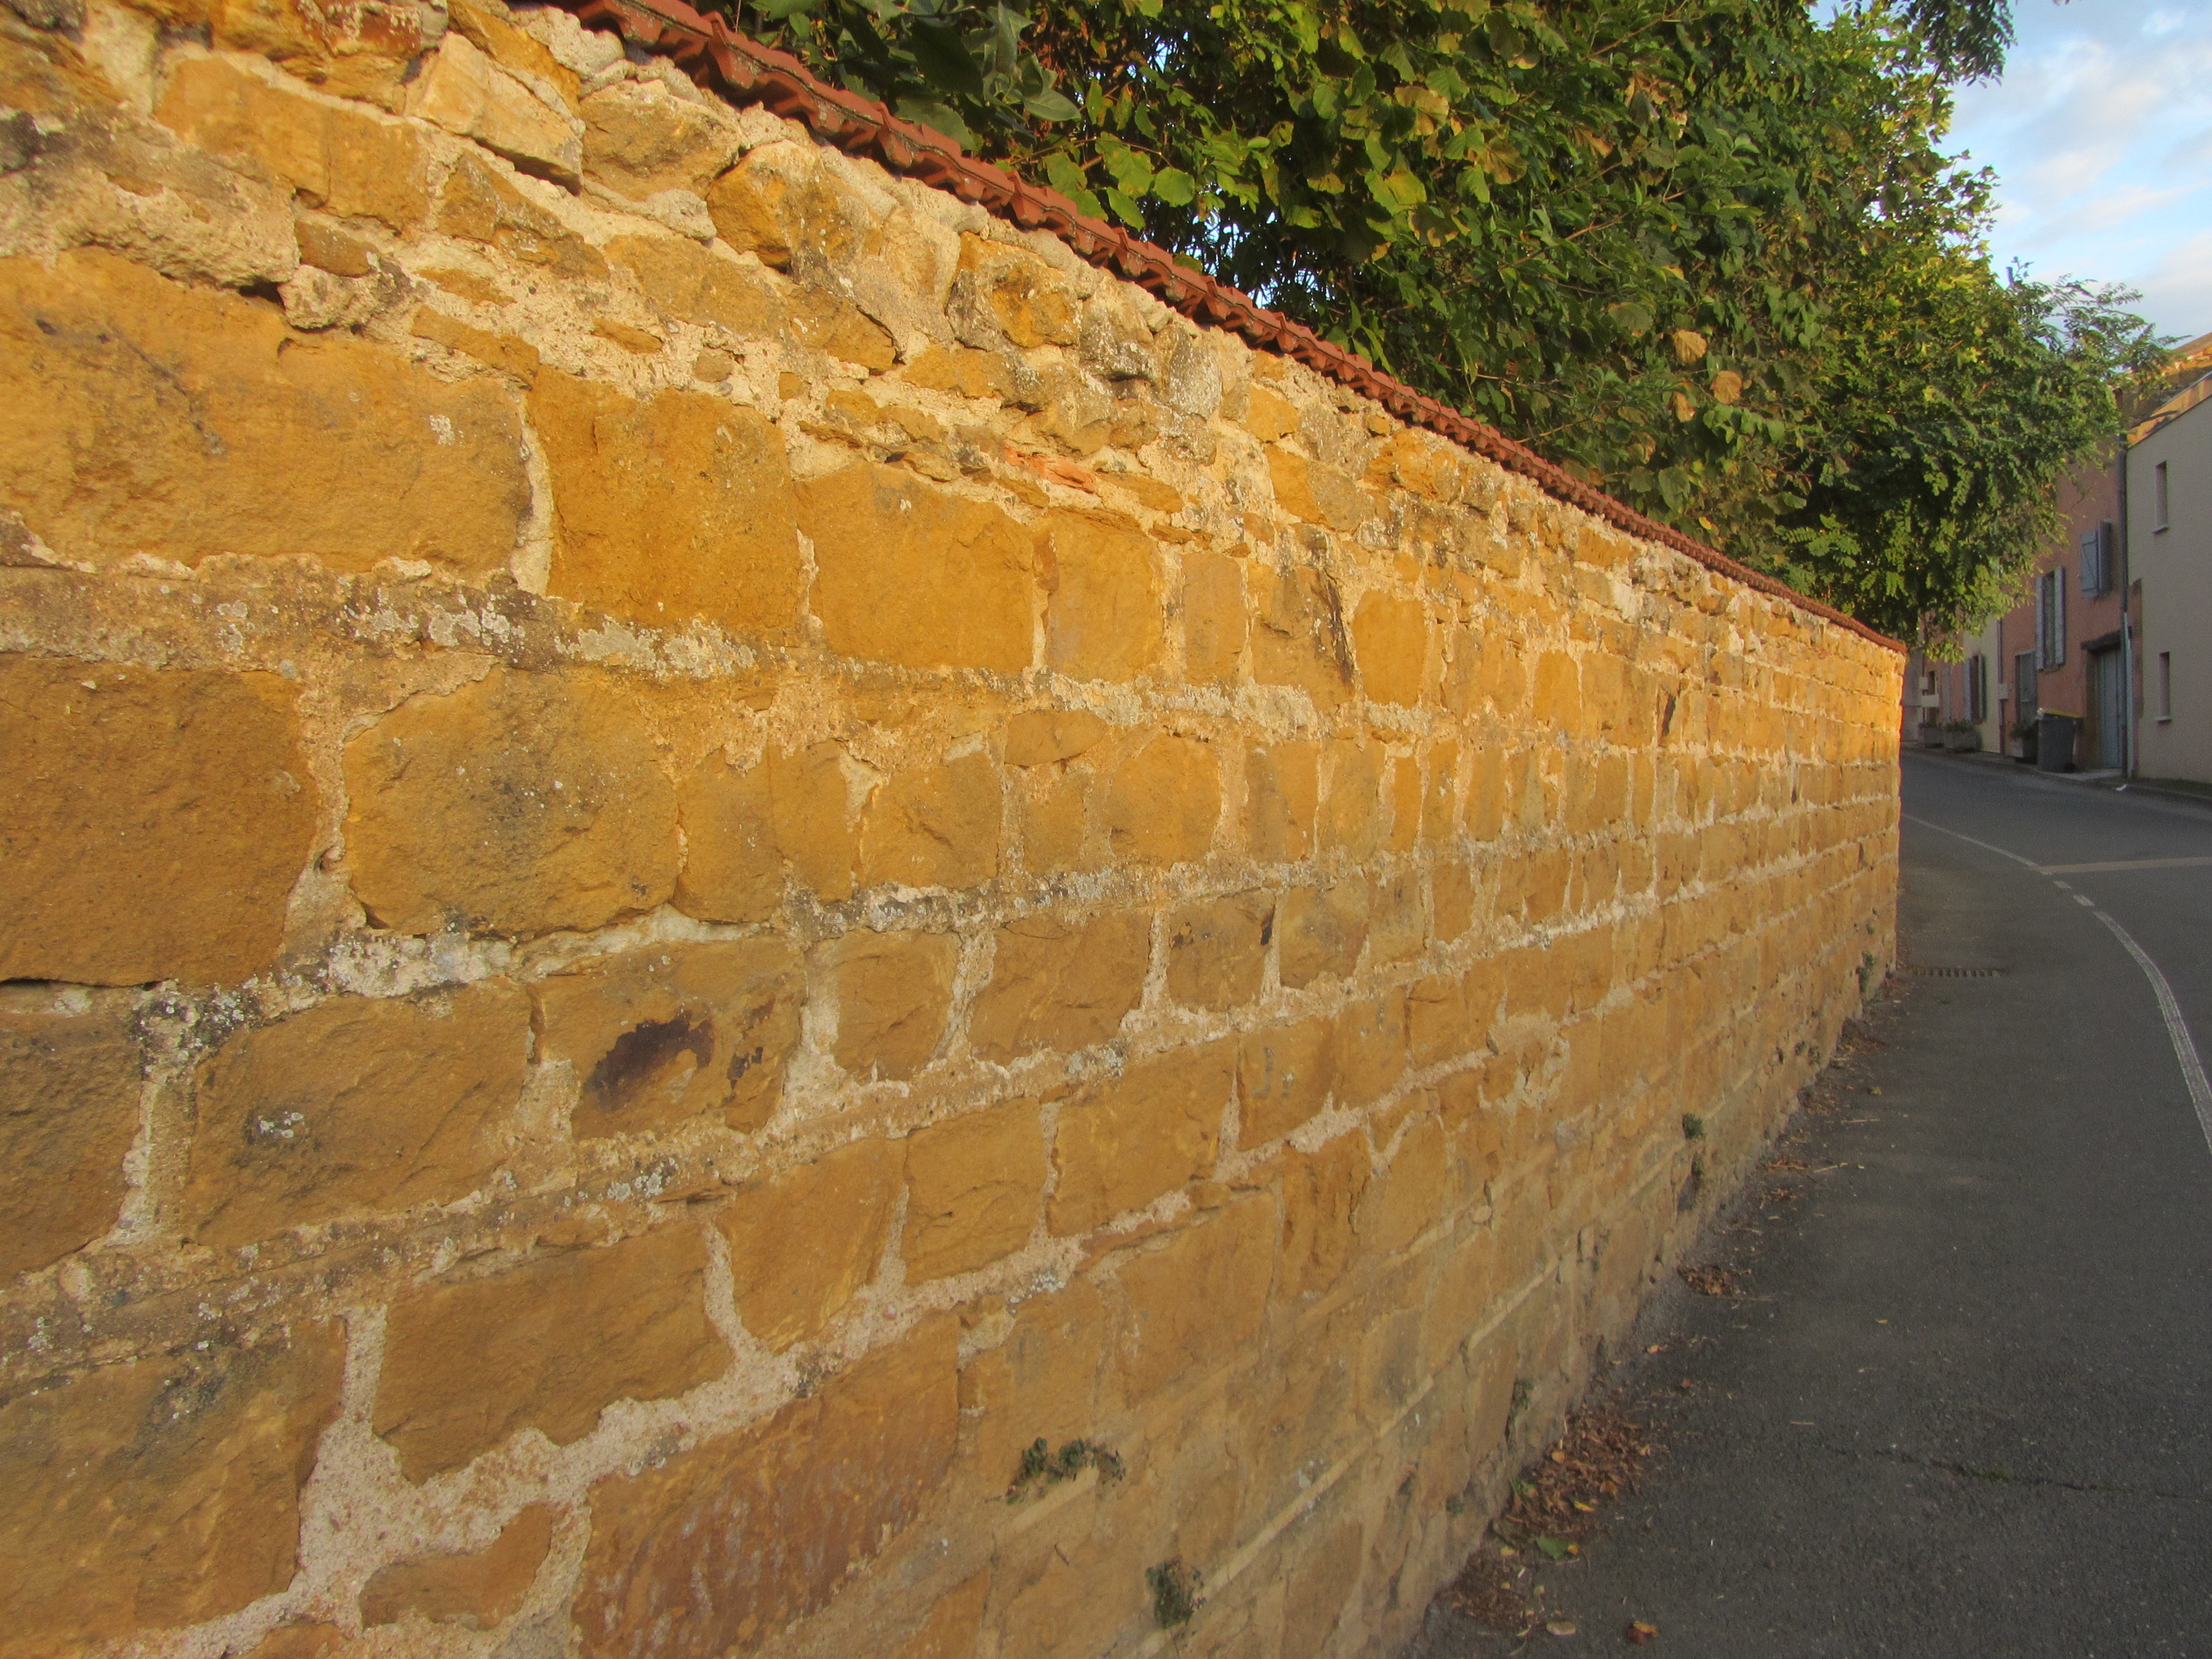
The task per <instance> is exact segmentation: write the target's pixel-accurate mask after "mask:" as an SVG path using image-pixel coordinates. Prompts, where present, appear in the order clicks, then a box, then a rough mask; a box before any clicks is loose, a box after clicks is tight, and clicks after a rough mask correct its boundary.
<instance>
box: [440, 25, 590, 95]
mask: <svg viewBox="0 0 2212 1659" xmlns="http://www.w3.org/2000/svg"><path fill="white" fill-rule="evenodd" d="M446 9H447V15H448V16H449V18H450V19H451V21H452V27H454V28H457V29H459V31H460V32H461V33H462V34H464V35H465V36H466V37H467V39H468V42H469V44H470V45H471V46H474V47H476V48H477V51H479V52H483V54H484V55H485V56H486V57H487V58H490V59H491V60H492V61H493V62H495V63H496V64H498V65H499V66H500V67H501V69H504V70H507V71H508V72H509V73H511V74H512V75H513V76H515V78H516V79H518V80H520V81H521V82H523V83H524V84H525V85H526V86H527V87H529V88H531V90H532V91H533V92H535V93H536V94H538V97H539V99H540V100H542V101H544V103H546V104H547V105H549V106H551V107H553V108H554V109H556V110H568V111H571V112H573V111H574V109H575V107H576V99H577V94H578V93H579V92H580V90H581V89H582V85H583V81H582V77H581V76H580V75H579V74H578V73H577V71H576V70H574V69H573V68H571V67H570V66H569V65H568V64H564V63H562V61H561V59H560V58H558V57H557V56H556V55H555V53H554V52H552V50H551V49H550V47H548V46H546V44H545V43H544V41H543V40H539V39H538V38H537V35H536V34H535V33H531V32H529V31H526V30H525V29H521V28H518V27H515V15H514V14H513V12H511V11H509V10H508V9H507V6H506V3H505V0H448V3H447V8H446ZM532 21H533V22H534V21H536V20H535V19H532Z"/></svg>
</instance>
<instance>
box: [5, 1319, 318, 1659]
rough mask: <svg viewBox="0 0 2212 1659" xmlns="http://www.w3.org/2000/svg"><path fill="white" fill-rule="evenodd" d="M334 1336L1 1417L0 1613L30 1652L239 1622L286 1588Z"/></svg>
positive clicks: (71, 1383)
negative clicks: (231, 1617) (247, 1610)
mask: <svg viewBox="0 0 2212 1659" xmlns="http://www.w3.org/2000/svg"><path fill="white" fill-rule="evenodd" d="M342 1367H343V1338H342V1337H341V1335H340V1334H339V1331H338V1328H337V1325H336V1324H335V1323H332V1324H325V1325H304V1326H298V1327H295V1328H292V1329H291V1330H289V1332H284V1333H281V1334H271V1335H270V1336H269V1337H267V1338H265V1339H264V1340H260V1341H258V1342H256V1343H253V1344H252V1345H251V1346H233V1345H231V1344H229V1343H226V1342H213V1343H210V1344H209V1345H207V1346H202V1347H195V1348H192V1349H191V1350H188V1351H187V1352H185V1353H184V1354H183V1355H181V1356H179V1357H175V1358H166V1357H165V1358H157V1359H143V1360H137V1361H135V1362H132V1363H130V1364H119V1365H106V1366H102V1367H100V1368H98V1369H96V1370H88V1371H86V1372H83V1373H82V1374H81V1375H79V1376H74V1377H70V1378H67V1379H62V1378H55V1379H52V1382H53V1386H51V1387H43V1388H30V1389H21V1390H20V1391H18V1392H17V1393H15V1395H14V1396H13V1397H12V1398H11V1399H9V1400H8V1401H6V1402H5V1403H4V1404H0V1491H5V1492H7V1494H8V1501H7V1502H6V1504H0V1559H5V1560H6V1561H7V1562H8V1564H9V1569H8V1571H6V1572H4V1573H0V1617H4V1619H5V1620H6V1621H7V1622H6V1625H5V1629H6V1631H7V1632H8V1640H9V1645H10V1646H11V1647H13V1648H15V1649H16V1650H19V1651H21V1652H25V1653H28V1654H41V1655H43V1654H63V1653H70V1652H77V1651H82V1649H83V1646H84V1644H88V1643H99V1642H101V1641H104V1640H106V1639H109V1638H122V1637H125V1636H126V1635H129V1634H131V1633H132V1632H137V1631H138V1630H141V1629H143V1628H149V1627H153V1628H159V1627H161V1626H178V1625H194V1624H198V1623H200V1622H201V1621H203V1620H209V1619H216V1618H220V1617H221V1616H222V1615H223V1614H224V1613H234V1612H236V1611H237V1610H238V1609H239V1608H240V1607H245V1606H246V1604H247V1603H248V1602H251V1601H256V1600H258V1598H259V1597H261V1596H264V1595H273V1594H275V1593H276V1592H277V1591H279V1590H282V1589H284V1587H285V1586H286V1585H288V1584H289V1583H291V1582H292V1577H293V1574H294V1573H295V1571H297V1569H298V1565H299V1534H300V1489H301V1487H302V1486H305V1485H306V1484H307V1477H308V1475H309V1474H311V1473H313V1469H314V1466H315V1453H316V1444H317V1442H318V1441H319V1438H320V1437H321V1435H322V1431H323V1430H324V1429H325V1427H326V1426H327V1425H329V1424H330V1422H331V1419H333V1418H335V1417H336V1416H337V1407H338V1383H339V1377H340V1373H341V1370H342Z"/></svg>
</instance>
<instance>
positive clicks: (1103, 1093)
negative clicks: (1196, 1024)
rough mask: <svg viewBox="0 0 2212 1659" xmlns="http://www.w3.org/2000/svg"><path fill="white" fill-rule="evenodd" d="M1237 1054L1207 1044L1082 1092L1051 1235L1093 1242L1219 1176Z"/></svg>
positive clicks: (1061, 1147) (1056, 1157) (1072, 1107)
mask: <svg viewBox="0 0 2212 1659" xmlns="http://www.w3.org/2000/svg"><path fill="white" fill-rule="evenodd" d="M1235 1065H1236V1052H1235V1045H1234V1044H1232V1043H1231V1042H1209V1043H1206V1044H1204V1045H1203V1046H1200V1047H1198V1048H1187V1049H1183V1050H1181V1051H1179V1052H1177V1053H1175V1054H1168V1055H1165V1056H1164V1057H1162V1058H1160V1059H1158V1060H1146V1061H1142V1062H1140V1063H1139V1064H1137V1065H1133V1066H1130V1067H1129V1068H1128V1070H1127V1071H1126V1072H1124V1073H1122V1074H1121V1076H1120V1077H1118V1078H1106V1079H1101V1080H1099V1081H1098V1082H1096V1083H1091V1084H1088V1085H1085V1086H1084V1087H1083V1088H1082V1089H1080V1090H1079V1091H1077V1092H1076V1093H1075V1094H1073V1095H1072V1096H1070V1097H1068V1099H1067V1100H1066V1102H1064V1103H1062V1104H1061V1106H1060V1127H1059V1129H1058V1131H1057V1133H1055V1134H1054V1139H1053V1149H1052V1162H1053V1169H1054V1172H1055V1176H1056V1179H1055V1182H1054V1188H1053V1194H1052V1204H1051V1210H1050V1218H1051V1223H1052V1231H1054V1233H1056V1234H1059V1235H1061V1236H1063V1237H1065V1236H1066V1235H1067V1234H1069V1233H1080V1232H1088V1231H1090V1230H1091V1228H1093V1227H1096V1226H1097V1225H1099V1224H1100V1223H1102V1222H1105V1221H1110V1220H1112V1219H1113V1218H1115V1216H1117V1215H1119V1214H1121V1212H1123V1211H1125V1210H1134V1209H1139V1208H1141V1207H1143V1206H1145V1205H1147V1204H1149V1203H1151V1202H1152V1200H1154V1199H1156V1198H1158V1196H1159V1195H1160V1194H1162V1193H1166V1192H1172V1191H1173V1190H1175V1188H1177V1187H1181V1186H1184V1185H1186V1184H1188V1182H1192V1181H1195V1180H1196V1179H1198V1177H1199V1176H1202V1175H1204V1174H1206V1173H1207V1172H1208V1171H1209V1170H1212V1168H1213V1163H1214V1157H1215V1153H1216V1152H1217V1149H1218V1146H1219V1142H1220V1138H1221V1115H1222V1110H1223V1109H1224V1108H1225V1107H1226V1106H1227V1105H1228V1104H1229V1084H1230V1078H1231V1073H1232V1071H1233V1069H1234V1067H1235Z"/></svg>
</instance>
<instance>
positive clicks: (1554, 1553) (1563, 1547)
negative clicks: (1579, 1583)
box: [1536, 1538, 1572, 1561]
mask: <svg viewBox="0 0 2212 1659" xmlns="http://www.w3.org/2000/svg"><path fill="white" fill-rule="evenodd" d="M1536 1547H1537V1548H1538V1549H1540V1550H1541V1551H1543V1553H1544V1559H1546V1560H1547V1561H1564V1560H1565V1559H1567V1557H1568V1556H1569V1555H1570V1554H1571V1553H1572V1549H1571V1546H1570V1545H1569V1544H1568V1542H1567V1541H1566V1540H1565V1539H1564V1538H1539V1539H1538V1540H1537V1541H1536Z"/></svg>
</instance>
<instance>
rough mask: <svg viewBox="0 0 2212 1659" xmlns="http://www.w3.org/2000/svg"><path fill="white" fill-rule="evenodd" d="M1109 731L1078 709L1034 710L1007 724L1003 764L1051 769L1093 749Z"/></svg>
mask: <svg viewBox="0 0 2212 1659" xmlns="http://www.w3.org/2000/svg"><path fill="white" fill-rule="evenodd" d="M1111 729H1112V728H1111V727H1109V726H1108V725H1107V724H1106V722H1105V721H1104V720H1100V719H1099V718H1098V716H1097V715H1096V714H1089V713H1087V712H1085V710H1083V709H1080V708H1036V709H1030V710H1029V711H1027V712H1025V713H1023V714H1016V715H1013V716H1012V717H1011V718H1010V719H1009V720H1007V721H1006V764H1007V765H1009V766H1051V765H1054V764H1055V763H1059V762H1060V761H1069V760H1073V759H1074V758H1075V757H1077V756H1078V755H1080V754H1082V753H1083V752H1084V751H1085V750H1087V749H1091V748H1093V747H1095V746H1096V745H1097V743H1098V740H1099V739H1100V738H1103V737H1104V736H1105V735H1106V733H1107V732H1109V731H1110V730H1111Z"/></svg>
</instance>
